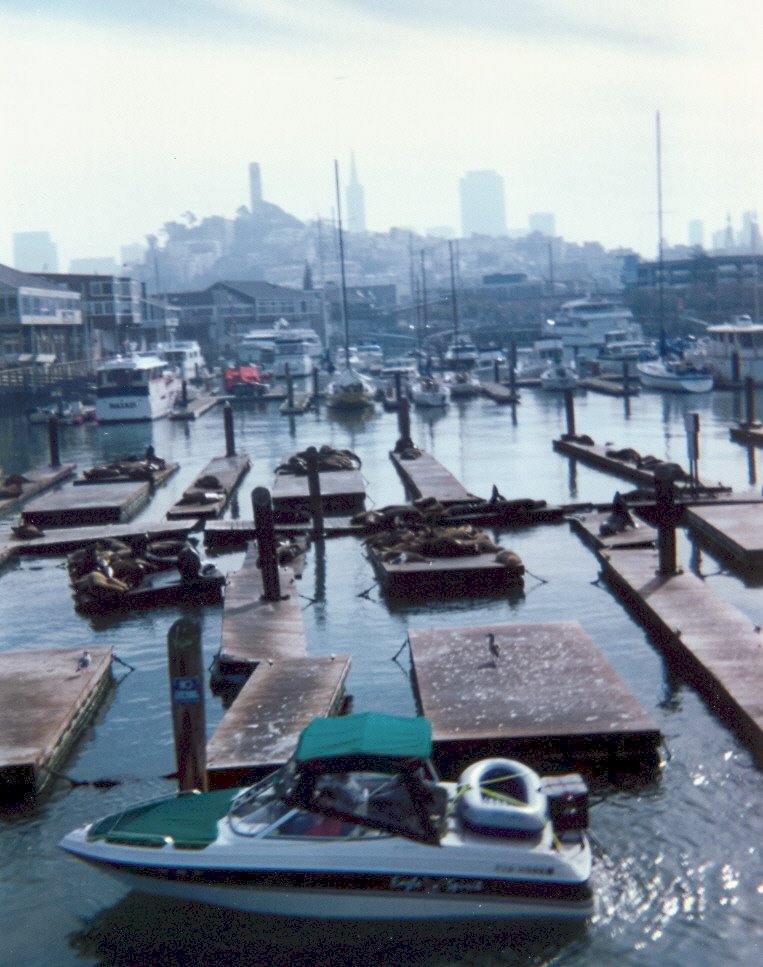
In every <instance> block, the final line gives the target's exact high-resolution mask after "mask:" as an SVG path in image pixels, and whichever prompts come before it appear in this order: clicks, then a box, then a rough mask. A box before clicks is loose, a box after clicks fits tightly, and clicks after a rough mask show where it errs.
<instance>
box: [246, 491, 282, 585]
mask: <svg viewBox="0 0 763 967" xmlns="http://www.w3.org/2000/svg"><path fill="white" fill-rule="evenodd" d="M252 509H253V511H254V526H255V529H256V531H257V551H258V553H259V559H260V571H261V572H262V586H263V594H262V597H263V600H265V601H280V600H281V586H280V582H279V578H278V558H277V556H276V538H275V529H274V527H273V505H272V502H271V499H270V491H269V490H268V489H267V488H266V487H255V488H254V490H253V491H252Z"/></svg>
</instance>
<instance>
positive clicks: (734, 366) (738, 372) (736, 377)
mask: <svg viewBox="0 0 763 967" xmlns="http://www.w3.org/2000/svg"><path fill="white" fill-rule="evenodd" d="M741 378H742V367H741V366H740V362H739V351H738V350H736V349H735V350H734V352H733V353H732V354H731V382H732V383H738V382H739V381H740V379H741Z"/></svg>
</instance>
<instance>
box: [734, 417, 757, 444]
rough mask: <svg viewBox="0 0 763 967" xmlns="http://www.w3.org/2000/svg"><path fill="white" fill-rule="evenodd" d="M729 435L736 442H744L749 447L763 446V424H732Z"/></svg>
mask: <svg viewBox="0 0 763 967" xmlns="http://www.w3.org/2000/svg"><path fill="white" fill-rule="evenodd" d="M729 437H730V439H732V440H733V441H734V443H744V444H746V445H747V446H748V447H763V424H761V423H740V424H739V426H732V427H731V429H730V430H729Z"/></svg>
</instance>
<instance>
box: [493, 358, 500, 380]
mask: <svg viewBox="0 0 763 967" xmlns="http://www.w3.org/2000/svg"><path fill="white" fill-rule="evenodd" d="M500 372H501V363H500V361H499V360H498V357H496V358H495V359H494V360H493V382H494V383H500V382H501V380H500Z"/></svg>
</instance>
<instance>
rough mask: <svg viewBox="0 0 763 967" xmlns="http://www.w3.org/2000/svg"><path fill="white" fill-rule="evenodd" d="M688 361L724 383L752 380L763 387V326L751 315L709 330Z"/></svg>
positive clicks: (719, 324) (689, 351)
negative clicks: (704, 368) (704, 367)
mask: <svg viewBox="0 0 763 967" xmlns="http://www.w3.org/2000/svg"><path fill="white" fill-rule="evenodd" d="M685 358H686V359H688V360H690V361H691V362H693V363H696V364H697V365H704V366H707V367H708V369H709V370H710V371H711V373H712V374H713V376H714V377H715V379H717V380H719V381H720V382H724V383H731V382H735V381H737V380H742V379H747V378H751V379H753V380H754V382H756V383H763V323H760V322H753V320H752V318H751V317H750V316H748V315H740V316H734V318H733V319H732V320H731V322H723V323H718V324H717V325H712V326H708V327H707V329H706V331H705V335H704V336H703V338H702V339H700V340H699V342H698V343H697V345H696V347H695V348H694V349H691V350H688V351H687V352H686V353H685Z"/></svg>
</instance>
